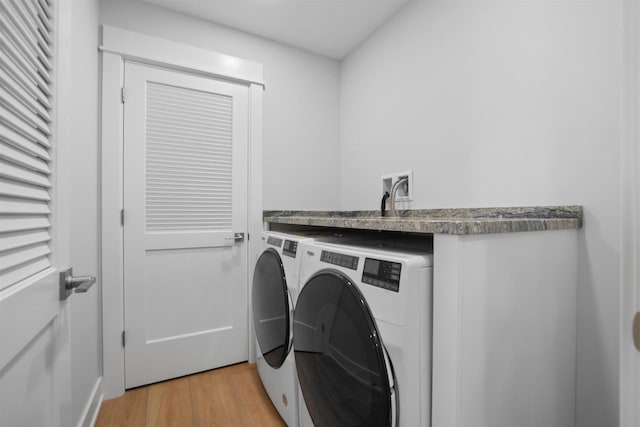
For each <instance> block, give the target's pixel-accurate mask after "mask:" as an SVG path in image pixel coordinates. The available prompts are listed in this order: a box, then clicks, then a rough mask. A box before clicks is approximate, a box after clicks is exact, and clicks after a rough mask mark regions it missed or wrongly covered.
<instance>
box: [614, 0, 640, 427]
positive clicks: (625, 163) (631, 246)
mask: <svg viewBox="0 0 640 427" xmlns="http://www.w3.org/2000/svg"><path fill="white" fill-rule="evenodd" d="M623 23H624V34H623V37H624V45H623V55H624V61H623V63H622V64H623V66H624V70H623V83H622V86H621V90H622V91H623V95H622V103H623V104H622V108H623V114H622V126H623V129H622V147H621V152H622V156H621V163H622V164H621V166H622V174H621V178H622V215H621V219H622V230H623V232H622V233H621V234H622V260H621V282H622V283H621V301H620V304H621V307H620V313H621V316H620V328H619V345H620V368H619V391H620V400H619V425H621V426H630V427H631V426H633V427H640V407H639V405H638V402H639V401H640V369H639V366H638V363H639V360H640V354H638V350H636V348H635V346H634V344H633V339H632V336H633V334H632V321H633V318H634V316H635V313H636V312H637V311H640V219H638V215H639V213H640V194H639V192H640V173H639V172H638V170H639V168H640V75H639V74H638V73H640V4H637V3H636V2H626V3H625V5H624V17H623Z"/></svg>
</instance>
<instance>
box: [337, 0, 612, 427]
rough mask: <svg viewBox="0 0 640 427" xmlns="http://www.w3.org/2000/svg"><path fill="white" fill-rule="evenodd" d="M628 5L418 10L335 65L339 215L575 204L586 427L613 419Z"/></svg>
mask: <svg viewBox="0 0 640 427" xmlns="http://www.w3.org/2000/svg"><path fill="white" fill-rule="evenodd" d="M622 17H623V15H622V3H621V2H587V1H579V2H542V1H537V2H534V1H527V2H502V1H495V2H494V1H477V2H459V1H447V2H421V1H416V2H412V3H410V4H409V5H408V6H407V7H405V8H404V9H403V10H401V11H400V12H399V13H398V14H397V15H396V16H395V17H394V18H393V19H392V20H391V21H390V22H389V23H387V24H386V25H385V26H383V27H382V28H381V29H380V30H379V31H378V32H377V33H376V34H374V36H373V37H371V38H370V39H369V40H368V41H367V42H365V43H364V44H363V45H361V46H360V47H359V48H358V49H356V51H354V52H352V54H350V55H349V56H348V57H347V58H346V59H345V60H344V61H343V62H342V64H341V84H340V96H341V98H340V107H341V113H340V122H341V134H340V137H341V171H342V184H341V185H342V192H341V208H342V209H377V208H378V207H379V201H380V197H381V192H380V188H381V184H380V175H382V174H385V173H391V172H396V171H403V170H407V169H412V170H413V171H414V181H415V185H414V201H413V202H412V203H411V206H410V207H411V208H436V207H466V206H518V205H524V206H528V205H547V204H551V205H553V204H573V203H575V204H581V205H584V207H585V226H584V229H583V230H581V231H580V249H579V290H578V325H579V326H578V385H577V386H578V396H577V398H578V404H577V410H578V415H577V423H578V425H579V426H581V427H587V426H594V427H595V426H614V425H616V424H617V420H618V395H619V392H618V368H619V342H618V328H619V325H618V319H619V314H620V313H619V310H620V307H619V306H620V272H619V268H620V265H619V264H620V250H621V238H620V235H621V227H620V225H619V224H620V219H621V212H620V209H621V208H620V207H621V175H620V161H621V158H620V157H621V138H622V131H621V115H622V111H621V92H622V87H621V77H622V71H623V70H622V67H623V65H622V64H623V52H622V49H623V20H622Z"/></svg>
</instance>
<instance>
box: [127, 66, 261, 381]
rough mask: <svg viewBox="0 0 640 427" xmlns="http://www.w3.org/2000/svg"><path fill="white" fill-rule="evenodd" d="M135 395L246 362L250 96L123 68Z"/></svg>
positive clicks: (197, 80) (226, 86) (242, 90)
mask: <svg viewBox="0 0 640 427" xmlns="http://www.w3.org/2000/svg"><path fill="white" fill-rule="evenodd" d="M125 95H126V96H125V104H124V111H125V112H124V128H125V135H124V186H125V188H124V190H125V191H124V194H125V198H124V209H125V210H124V212H125V213H124V221H125V222H124V245H125V247H124V256H125V264H124V265H125V278H124V282H125V328H126V346H125V360H126V369H125V371H126V374H125V376H126V387H127V388H130V387H136V386H139V385H142V384H148V383H151V382H156V381H160V380H164V379H167V378H174V377H178V376H182V375H186V374H190V373H193V372H198V371H203V370H207V369H212V368H216V367H219V366H224V365H228V364H231V363H236V362H240V361H243V360H247V356H248V329H247V328H248V326H247V282H246V281H247V266H246V262H247V254H246V246H245V245H244V244H243V243H242V242H235V239H234V232H244V231H246V229H247V173H248V171H247V138H248V136H247V135H248V128H247V126H248V90H247V88H246V87H243V86H240V85H234V84H230V83H225V82H220V81H214V80H211V79H207V78H203V77H197V76H193V75H188V74H183V73H179V72H175V71H170V70H166V69H160V68H153V67H149V66H144V65H140V64H134V63H127V64H126V65H125Z"/></svg>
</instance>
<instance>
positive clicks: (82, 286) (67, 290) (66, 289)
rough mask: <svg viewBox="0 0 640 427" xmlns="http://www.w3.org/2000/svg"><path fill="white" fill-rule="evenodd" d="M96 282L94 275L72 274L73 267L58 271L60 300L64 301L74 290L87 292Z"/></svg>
mask: <svg viewBox="0 0 640 427" xmlns="http://www.w3.org/2000/svg"><path fill="white" fill-rule="evenodd" d="M94 283H96V277H95V276H74V275H73V269H72V268H69V269H68V270H65V271H62V272H60V300H61V301H64V300H66V299H67V298H69V295H71V294H72V293H74V292H87V291H88V290H89V288H90V287H91V286H93V284H94Z"/></svg>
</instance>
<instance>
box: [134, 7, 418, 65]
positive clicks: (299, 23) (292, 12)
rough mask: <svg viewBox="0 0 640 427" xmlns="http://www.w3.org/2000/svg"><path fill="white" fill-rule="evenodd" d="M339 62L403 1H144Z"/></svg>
mask: <svg viewBox="0 0 640 427" xmlns="http://www.w3.org/2000/svg"><path fill="white" fill-rule="evenodd" d="M144 1H146V2H147V3H152V4H155V5H158V6H162V7H165V8H168V9H172V10H176V11H179V12H183V13H186V14H188V15H192V16H196V17H198V18H202V19H205V20H208V21H211V22H214V23H216V24H221V25H224V26H227V27H231V28H236V29H238V30H241V31H245V32H248V33H252V34H255V35H258V36H261V37H265V38H267V39H271V40H275V41H277V42H280V43H284V44H287V45H291V46H295V47H298V48H300V49H304V50H307V51H310V52H313V53H317V54H320V55H324V56H328V57H330V58H334V59H342V58H343V57H344V56H345V55H346V54H348V53H349V52H350V51H351V50H352V49H353V48H355V47H356V46H357V45H359V44H360V43H361V42H362V41H364V40H365V39H366V38H367V37H368V36H369V35H370V34H371V33H373V32H374V31H375V30H376V29H377V28H378V27H379V26H380V25H381V24H382V23H384V22H385V21H386V20H388V19H389V18H390V17H391V16H392V15H393V14H394V13H395V12H396V11H397V10H398V9H399V8H400V7H402V5H404V4H405V3H406V2H407V1H408V0H144Z"/></svg>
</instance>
